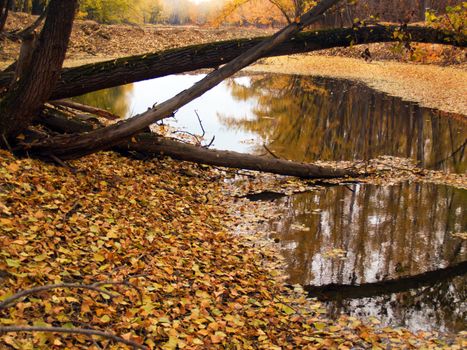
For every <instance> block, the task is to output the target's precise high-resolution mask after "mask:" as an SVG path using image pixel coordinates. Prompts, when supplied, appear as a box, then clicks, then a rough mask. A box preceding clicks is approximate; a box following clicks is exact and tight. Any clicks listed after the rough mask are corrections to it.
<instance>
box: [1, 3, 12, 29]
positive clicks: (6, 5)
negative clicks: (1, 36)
mask: <svg viewBox="0 0 467 350" xmlns="http://www.w3.org/2000/svg"><path fill="white" fill-rule="evenodd" d="M12 4H13V1H12V0H0V33H1V32H3V29H4V28H5V24H6V20H7V18H8V12H9V11H10V7H11V5H12Z"/></svg>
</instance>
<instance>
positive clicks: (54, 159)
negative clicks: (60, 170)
mask: <svg viewBox="0 0 467 350" xmlns="http://www.w3.org/2000/svg"><path fill="white" fill-rule="evenodd" d="M49 157H50V159H52V160H53V161H54V162H55V163H57V164H58V165H60V166H62V167H64V168H67V169H69V170H70V171H71V172H73V173H74V172H76V169H74V168H73V167H71V166H69V165H68V164H67V163H65V162H64V161H63V160H61V159H60V158H58V157H57V156H55V155H53V154H49Z"/></svg>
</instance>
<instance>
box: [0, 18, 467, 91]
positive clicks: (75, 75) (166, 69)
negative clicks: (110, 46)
mask: <svg viewBox="0 0 467 350" xmlns="http://www.w3.org/2000/svg"><path fill="white" fill-rule="evenodd" d="M397 29H398V27H397V26H371V27H364V28H355V29H353V28H343V29H331V30H321V31H316V32H306V33H300V34H297V35H296V36H295V37H294V38H292V39H290V40H287V41H286V42H284V43H282V44H281V45H279V46H277V47H276V48H274V49H273V50H271V51H270V52H268V53H267V54H265V55H264V56H263V57H266V56H267V57H269V56H281V55H290V54H295V53H304V52H310V51H316V50H322V49H328V48H333V47H347V46H350V45H356V44H363V43H375V42H390V41H397V40H398V39H396V38H395V37H394V31H395V30H397ZM405 33H406V35H407V36H408V37H410V40H412V41H413V42H420V43H434V44H446V43H449V44H450V45H455V46H460V47H465V46H466V41H465V40H463V41H456V40H455V38H454V34H453V33H445V32H442V31H439V30H435V29H432V28H425V27H415V26H411V27H408V28H407V29H406V30H405ZM264 39H265V38H253V39H239V40H230V41H222V42H217V43H209V44H202V45H193V46H188V47H183V48H176V49H169V50H165V51H161V52H155V53H148V54H144V55H138V56H131V57H123V58H119V59H116V60H111V61H105V62H100V63H95V64H88V65H84V66H81V67H76V68H67V69H64V70H63V71H62V74H61V78H60V81H59V82H58V83H57V85H56V87H55V89H54V92H53V94H52V97H51V99H62V98H68V97H73V96H78V95H82V94H85V93H88V92H92V91H97V90H101V89H105V88H110V87H115V86H119V85H123V84H128V83H133V82H137V81H141V80H147V79H153V78H159V77H163V76H166V75H170V74H177V73H184V72H187V71H193V70H197V69H202V68H216V67H218V66H219V65H222V64H224V63H227V62H229V61H230V60H232V59H233V58H235V57H237V56H239V55H240V54H241V53H242V52H245V51H246V50H248V49H250V48H252V47H254V46H255V45H257V44H258V43H260V42H261V41H263V40H264ZM11 80H12V76H11V74H9V73H3V74H0V88H2V87H6V86H8V84H9V82H11Z"/></svg>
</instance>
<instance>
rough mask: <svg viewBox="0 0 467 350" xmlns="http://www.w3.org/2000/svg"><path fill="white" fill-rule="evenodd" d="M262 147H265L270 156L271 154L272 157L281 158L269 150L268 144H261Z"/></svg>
mask: <svg viewBox="0 0 467 350" xmlns="http://www.w3.org/2000/svg"><path fill="white" fill-rule="evenodd" d="M263 147H264V149H265V150H266V151H267V152H268V153H269V154H270V155H271V156H273V157H274V158H276V159H281V158H280V157H278V156H276V155H275V154H274V152H273V151H271V150H270V149H269V148H268V146H266V144H263Z"/></svg>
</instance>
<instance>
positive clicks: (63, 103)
mask: <svg viewBox="0 0 467 350" xmlns="http://www.w3.org/2000/svg"><path fill="white" fill-rule="evenodd" d="M52 104H53V105H54V106H63V107H67V108H71V109H75V110H78V111H82V112H86V113H90V114H94V115H97V116H98V117H102V118H105V119H108V120H117V119H120V117H119V116H117V115H115V114H113V113H111V112H109V111H106V110H105V109H102V108H97V107H93V106H88V105H83V104H81V103H78V102H75V101H71V100H58V101H54V102H52Z"/></svg>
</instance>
